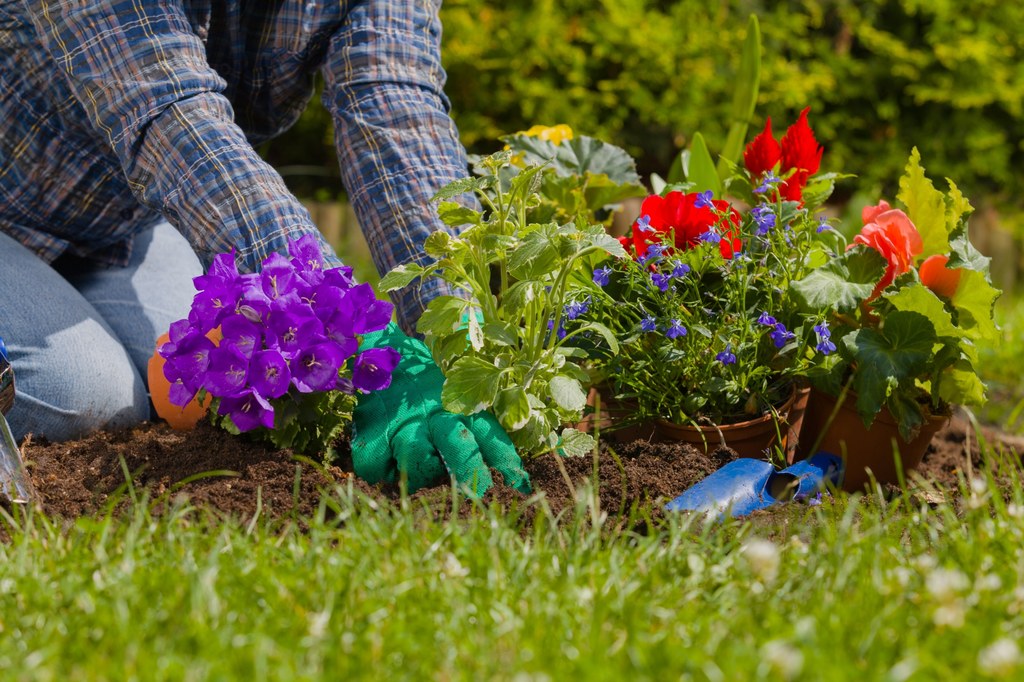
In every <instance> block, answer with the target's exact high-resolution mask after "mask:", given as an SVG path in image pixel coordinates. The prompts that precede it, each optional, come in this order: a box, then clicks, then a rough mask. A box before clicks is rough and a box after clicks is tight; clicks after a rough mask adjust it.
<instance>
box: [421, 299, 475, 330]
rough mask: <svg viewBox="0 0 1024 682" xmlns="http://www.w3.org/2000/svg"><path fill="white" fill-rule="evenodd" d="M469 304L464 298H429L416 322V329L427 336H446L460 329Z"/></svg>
mask: <svg viewBox="0 0 1024 682" xmlns="http://www.w3.org/2000/svg"><path fill="white" fill-rule="evenodd" d="M469 308H470V304H469V301H467V300H466V299H464V298H456V297H455V296H438V297H437V298H434V299H431V301H430V303H428V304H427V309H426V310H424V311H423V314H422V315H420V319H419V321H418V322H417V323H416V331H418V332H419V333H420V334H424V335H428V336H448V335H449V334H451V333H452V332H454V331H456V330H458V329H461V328H462V325H463V322H464V320H465V319H466V315H467V313H468V311H469Z"/></svg>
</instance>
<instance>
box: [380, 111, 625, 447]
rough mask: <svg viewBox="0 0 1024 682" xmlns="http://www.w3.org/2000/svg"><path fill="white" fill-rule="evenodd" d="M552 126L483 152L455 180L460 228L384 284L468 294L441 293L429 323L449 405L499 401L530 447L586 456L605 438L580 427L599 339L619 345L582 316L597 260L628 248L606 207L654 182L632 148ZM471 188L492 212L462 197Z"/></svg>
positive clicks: (456, 408) (452, 189)
mask: <svg viewBox="0 0 1024 682" xmlns="http://www.w3.org/2000/svg"><path fill="white" fill-rule="evenodd" d="M543 130H544V129H531V131H528V133H529V134H526V133H524V134H519V135H514V136H510V137H507V138H505V139H504V141H505V142H506V144H507V145H508V146H507V147H506V149H505V150H503V151H501V152H498V153H496V154H493V155H491V156H488V157H484V158H477V159H475V167H474V170H475V173H476V175H475V176H474V177H467V178H463V179H461V180H457V181H455V182H454V183H452V184H450V185H449V186H448V187H446V188H444V189H442V190H441V191H440V192H439V193H438V195H437V196H436V200H437V201H438V202H439V204H438V213H439V215H440V217H441V219H442V220H443V221H444V222H445V223H446V224H448V225H449V226H451V227H452V228H458V229H457V230H452V232H457V234H452V233H449V232H447V231H438V232H435V233H434V234H432V235H431V236H430V237H428V239H427V242H426V244H425V250H426V252H427V254H428V255H430V256H432V257H433V258H434V261H433V262H432V263H429V264H427V265H423V266H420V265H405V266H400V267H398V268H396V269H394V270H392V271H391V272H390V273H388V274H387V275H386V276H385V277H384V278H383V279H382V280H381V288H382V289H384V290H393V289H398V288H402V287H405V286H407V285H409V284H410V283H412V282H415V281H417V280H420V281H422V280H424V279H430V278H440V279H442V280H445V281H446V282H448V283H449V284H450V285H451V286H452V287H453V289H454V290H455V291H456V292H457V293H456V295H454V296H439V297H437V298H435V299H433V300H431V302H430V303H429V305H428V306H427V309H426V311H425V312H424V313H423V315H422V316H421V318H420V320H419V322H418V323H417V331H418V332H419V333H422V334H423V335H424V338H425V342H426V343H427V345H428V347H430V349H431V352H432V354H433V356H434V359H435V360H436V362H437V364H438V366H439V367H440V368H441V371H442V372H443V373H444V375H445V384H444V389H443V391H442V395H441V399H442V402H443V404H444V406H445V409H447V410H450V411H452V412H456V413H461V414H472V413H475V412H478V411H480V410H484V409H487V410H490V411H491V412H492V413H493V414H494V415H495V417H496V418H497V420H498V421H499V423H501V425H502V426H503V427H504V428H505V430H506V431H507V432H508V433H509V436H510V437H511V439H512V442H513V443H514V444H515V445H516V447H517V448H518V449H520V451H522V452H523V453H524V454H540V453H543V452H547V451H553V450H555V449H558V450H560V451H561V452H562V453H563V454H567V455H579V454H585V453H587V452H590V450H591V449H592V448H593V445H594V440H593V438H592V437H591V436H590V435H589V434H587V433H584V432H582V431H580V430H578V429H576V428H575V427H574V426H571V425H575V424H577V423H578V422H579V421H580V420H581V418H582V416H583V412H584V409H585V407H586V397H587V390H588V388H589V386H590V376H589V374H588V373H587V372H586V371H585V366H584V365H585V361H586V359H587V357H588V350H587V349H588V348H589V347H592V346H593V345H594V344H595V343H597V344H599V345H604V346H606V347H608V348H611V349H612V351H613V352H614V351H615V350H617V344H616V340H615V338H614V335H613V334H611V332H610V331H608V329H606V328H605V327H604V326H603V325H601V324H600V323H598V322H596V321H590V322H586V323H583V322H582V320H581V318H582V317H583V316H584V315H585V313H586V310H587V308H588V306H589V303H590V301H591V300H592V299H593V296H594V295H595V294H596V293H598V292H599V291H600V289H599V287H597V285H596V284H594V282H593V281H592V279H590V278H589V277H588V276H586V275H585V273H586V272H587V271H588V270H589V266H588V265H587V264H588V263H589V262H590V261H591V260H592V259H596V258H604V257H608V256H611V257H613V258H617V257H625V252H624V251H623V249H622V246H621V244H620V243H619V242H618V241H617V240H616V239H615V238H614V237H611V236H610V235H609V234H608V233H607V231H606V230H605V228H604V225H603V224H602V216H601V215H599V214H600V213H602V212H603V209H604V207H606V206H607V205H609V204H613V203H615V202H616V201H619V200H621V199H623V198H626V197H628V196H633V195H636V194H638V193H641V192H642V191H643V188H642V186H641V185H640V184H639V177H638V176H637V175H636V171H635V169H634V167H633V160H632V159H631V158H630V157H629V155H628V154H626V152H625V151H623V150H621V149H619V148H617V147H614V146H612V145H608V144H605V143H603V142H601V141H599V140H596V139H594V138H589V137H586V136H575V135H571V134H568V133H567V132H566V130H565V129H564V127H563V129H561V130H560V131H559V133H560V134H559V136H558V139H557V140H555V141H553V140H552V139H542V138H541V137H540V136H537V135H540V134H541V133H542V131H543ZM548 137H550V136H548ZM467 193H468V194H470V195H472V196H473V197H474V198H475V199H476V200H477V201H478V202H479V205H480V209H481V210H477V209H476V208H470V207H467V206H465V205H463V204H460V203H457V202H456V201H455V199H456V198H462V199H463V201H464V203H466V202H465V195H466V194H467ZM569 326H571V327H572V329H571V331H570V330H568V327H569Z"/></svg>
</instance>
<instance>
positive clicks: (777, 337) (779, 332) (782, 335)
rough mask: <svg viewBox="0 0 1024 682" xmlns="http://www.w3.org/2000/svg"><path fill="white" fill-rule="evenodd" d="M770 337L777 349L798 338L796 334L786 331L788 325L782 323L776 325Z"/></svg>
mask: <svg viewBox="0 0 1024 682" xmlns="http://www.w3.org/2000/svg"><path fill="white" fill-rule="evenodd" d="M768 336H769V337H771V340H772V343H774V344H775V347H776V348H782V347H783V346H785V345H786V342H788V341H790V340H791V339H795V338H796V334H794V333H793V332H791V331H789V330H788V329H786V325H784V324H782V323H781V322H776V323H775V329H774V330H772V332H771V333H770V334H769V335H768Z"/></svg>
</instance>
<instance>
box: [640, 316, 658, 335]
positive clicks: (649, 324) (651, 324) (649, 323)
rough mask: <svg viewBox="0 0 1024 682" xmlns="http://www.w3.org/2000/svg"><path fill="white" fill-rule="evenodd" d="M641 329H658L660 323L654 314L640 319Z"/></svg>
mask: <svg viewBox="0 0 1024 682" xmlns="http://www.w3.org/2000/svg"><path fill="white" fill-rule="evenodd" d="M640 330H641V331H645V332H654V331H658V323H657V321H656V320H655V319H654V317H653V316H652V315H648V316H647V317H645V318H644V319H642V320H640Z"/></svg>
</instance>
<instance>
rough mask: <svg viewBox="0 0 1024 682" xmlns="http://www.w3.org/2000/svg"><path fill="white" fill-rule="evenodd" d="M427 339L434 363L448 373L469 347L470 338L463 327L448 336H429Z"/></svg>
mask: <svg viewBox="0 0 1024 682" xmlns="http://www.w3.org/2000/svg"><path fill="white" fill-rule="evenodd" d="M426 340H427V343H428V344H429V346H430V356H431V357H432V358H433V359H434V364H436V365H437V366H438V367H440V368H441V372H443V373H444V374H447V373H448V369H449V368H450V367H451V365H452V363H453V362H455V360H457V359H458V358H460V357H462V356H463V355H464V354H465V352H466V349H467V348H468V347H469V340H468V339H467V338H466V334H465V332H463V331H462V330H461V329H460V330H458V331H456V332H454V333H452V334H449V335H448V336H442V337H437V336H427V338H426Z"/></svg>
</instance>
